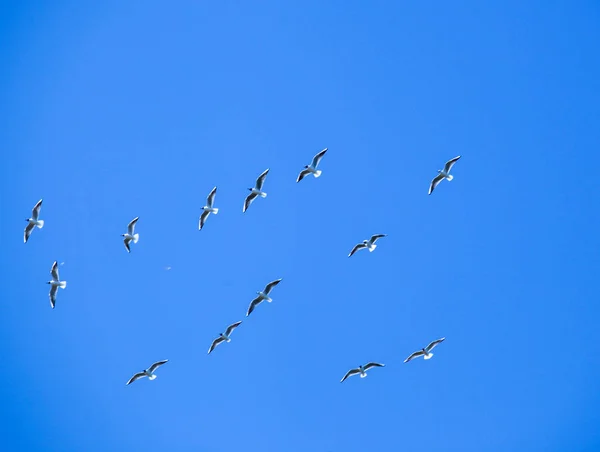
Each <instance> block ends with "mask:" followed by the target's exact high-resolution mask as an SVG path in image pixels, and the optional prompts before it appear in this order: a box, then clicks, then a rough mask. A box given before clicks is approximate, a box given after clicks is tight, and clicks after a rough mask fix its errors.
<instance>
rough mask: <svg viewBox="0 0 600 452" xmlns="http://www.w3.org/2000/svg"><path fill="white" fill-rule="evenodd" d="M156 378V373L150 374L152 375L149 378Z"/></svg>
mask: <svg viewBox="0 0 600 452" xmlns="http://www.w3.org/2000/svg"><path fill="white" fill-rule="evenodd" d="M155 378H156V375H155V374H152V375H150V376H149V377H148V379H150V380H154V379H155Z"/></svg>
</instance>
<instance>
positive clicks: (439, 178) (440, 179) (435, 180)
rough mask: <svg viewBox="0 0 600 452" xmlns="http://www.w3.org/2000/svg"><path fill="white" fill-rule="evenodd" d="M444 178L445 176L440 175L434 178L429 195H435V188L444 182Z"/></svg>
mask: <svg viewBox="0 0 600 452" xmlns="http://www.w3.org/2000/svg"><path fill="white" fill-rule="evenodd" d="M443 178H444V176H442V175H441V174H438V175H437V176H435V177H434V178H433V180H432V181H431V185H430V186H429V193H428V194H429V195H430V194H432V193H433V190H435V187H437V186H438V184H439V183H440V182H441V181H442V179H443Z"/></svg>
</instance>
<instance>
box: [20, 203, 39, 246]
mask: <svg viewBox="0 0 600 452" xmlns="http://www.w3.org/2000/svg"><path fill="white" fill-rule="evenodd" d="M41 208H42V200H41V199H40V200H39V201H38V202H37V204H36V205H35V206H34V207H33V210H32V211H31V218H27V219H26V220H25V221H26V222H27V226H25V235H24V238H23V242H24V243H27V240H29V236H30V235H31V232H32V231H33V228H35V227H36V226H37V227H38V229H42V228H43V227H44V220H38V218H39V216H40V209H41Z"/></svg>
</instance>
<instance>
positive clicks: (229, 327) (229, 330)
mask: <svg viewBox="0 0 600 452" xmlns="http://www.w3.org/2000/svg"><path fill="white" fill-rule="evenodd" d="M241 324H242V321H241V320H240V321H239V322H235V323H233V324H231V325H229V326H228V327H227V329H226V330H225V336H229V335H230V334H231V332H232V331H233V330H235V329H236V328H237V327H238V326H240V325H241Z"/></svg>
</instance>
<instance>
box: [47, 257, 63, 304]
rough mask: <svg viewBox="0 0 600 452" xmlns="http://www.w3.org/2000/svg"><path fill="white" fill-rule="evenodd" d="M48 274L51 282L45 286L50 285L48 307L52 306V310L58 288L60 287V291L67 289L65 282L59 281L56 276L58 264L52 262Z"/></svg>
mask: <svg viewBox="0 0 600 452" xmlns="http://www.w3.org/2000/svg"><path fill="white" fill-rule="evenodd" d="M50 274H51V275H52V280H51V281H48V282H47V283H46V284H50V306H52V309H54V305H55V304H56V293H57V292H58V288H59V287H60V288H61V289H64V288H65V287H67V281H61V280H60V277H59V276H58V263H57V262H56V261H54V264H52V269H51V270H50Z"/></svg>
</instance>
